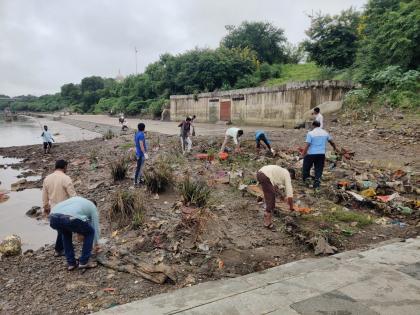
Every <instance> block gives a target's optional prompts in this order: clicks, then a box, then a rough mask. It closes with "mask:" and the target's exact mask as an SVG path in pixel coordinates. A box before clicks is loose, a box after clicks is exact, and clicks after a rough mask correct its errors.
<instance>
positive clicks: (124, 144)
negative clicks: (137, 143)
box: [120, 142, 134, 150]
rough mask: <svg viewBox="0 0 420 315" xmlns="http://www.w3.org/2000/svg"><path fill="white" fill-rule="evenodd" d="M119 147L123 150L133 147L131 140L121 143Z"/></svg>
mask: <svg viewBox="0 0 420 315" xmlns="http://www.w3.org/2000/svg"><path fill="white" fill-rule="evenodd" d="M120 148H121V149H123V150H128V149H131V148H134V144H133V143H131V142H126V143H123V144H121V145H120Z"/></svg>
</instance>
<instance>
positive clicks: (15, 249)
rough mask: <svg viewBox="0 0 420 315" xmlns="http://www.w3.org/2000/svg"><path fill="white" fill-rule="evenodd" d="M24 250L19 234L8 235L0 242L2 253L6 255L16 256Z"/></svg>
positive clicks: (0, 251)
mask: <svg viewBox="0 0 420 315" xmlns="http://www.w3.org/2000/svg"><path fill="white" fill-rule="evenodd" d="M21 252H22V241H21V239H20V237H19V236H17V235H10V236H7V237H6V238H5V239H4V240H3V241H2V242H1V243H0V254H2V255H4V256H16V255H20V254H21Z"/></svg>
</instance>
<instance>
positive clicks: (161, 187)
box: [144, 157, 174, 194]
mask: <svg viewBox="0 0 420 315" xmlns="http://www.w3.org/2000/svg"><path fill="white" fill-rule="evenodd" d="M144 181H145V183H146V186H147V189H148V190H149V191H150V192H152V193H154V194H156V193H161V192H164V191H165V190H167V189H168V188H169V186H171V185H172V184H173V181H174V179H173V172H172V168H171V165H170V162H169V160H168V159H167V158H162V157H159V158H157V159H156V160H155V161H154V163H153V165H152V166H151V167H149V168H147V169H146V170H145V172H144Z"/></svg>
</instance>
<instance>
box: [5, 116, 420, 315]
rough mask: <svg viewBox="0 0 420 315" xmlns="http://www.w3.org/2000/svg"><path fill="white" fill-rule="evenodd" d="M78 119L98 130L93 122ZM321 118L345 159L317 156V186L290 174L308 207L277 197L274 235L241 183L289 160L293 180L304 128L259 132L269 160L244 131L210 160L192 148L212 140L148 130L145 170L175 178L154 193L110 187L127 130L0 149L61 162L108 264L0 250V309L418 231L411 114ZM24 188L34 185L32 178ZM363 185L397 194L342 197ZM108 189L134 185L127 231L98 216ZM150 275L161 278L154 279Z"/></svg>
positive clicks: (251, 268)
mask: <svg viewBox="0 0 420 315" xmlns="http://www.w3.org/2000/svg"><path fill="white" fill-rule="evenodd" d="M74 124H76V125H77V122H76V121H75V122H74ZM83 124H84V127H85V128H90V129H92V130H95V131H98V126H97V124H91V125H89V124H86V122H84V123H83ZM328 124H329V125H328V126H329V131H330V133H331V134H332V136H333V137H334V138H335V140H336V143H337V144H338V145H339V146H340V147H345V148H346V149H347V150H348V151H350V152H352V151H353V152H354V153H355V154H354V156H353V157H352V156H351V155H350V156H349V155H346V156H340V155H339V156H330V157H329V160H328V163H327V164H326V168H325V173H324V181H323V184H322V188H321V190H320V191H314V190H313V189H312V188H310V187H307V186H306V185H304V184H303V183H302V182H301V181H300V180H299V179H296V180H294V181H293V186H294V195H295V200H296V201H298V203H299V207H300V208H301V210H302V209H305V208H307V209H308V211H309V213H298V212H296V213H290V212H288V211H287V210H286V207H285V205H284V203H281V202H279V209H278V211H277V215H276V217H275V221H274V223H275V230H268V229H266V228H264V227H263V225H262V218H263V211H264V210H263V203H262V202H261V200H260V199H259V198H257V197H256V196H254V195H253V194H251V193H250V189H249V187H252V186H251V185H253V184H255V174H256V171H257V170H258V169H259V168H260V167H261V166H263V165H267V164H279V165H282V166H284V167H293V168H295V169H296V171H297V175H298V176H299V175H300V165H299V162H298V161H297V156H298V155H299V146H302V145H303V140H304V135H305V133H306V131H305V130H279V131H272V132H270V133H269V135H270V138H271V140H272V142H273V147H274V148H275V149H276V151H277V153H278V154H277V155H276V156H274V157H273V156H270V155H266V154H264V153H263V152H262V153H261V154H259V155H257V154H256V153H255V148H254V145H255V144H254V142H253V140H252V136H253V135H252V133H249V132H248V133H246V134H245V139H244V141H243V148H244V150H243V152H242V153H241V154H239V155H232V156H231V157H230V158H229V159H228V160H227V161H219V160H218V159H215V160H214V161H211V162H208V161H203V160H199V159H197V158H196V157H195V154H196V153H201V152H211V151H212V149H215V150H216V151H217V150H218V148H219V147H220V145H221V142H222V140H223V139H222V137H220V136H219V137H215V136H198V137H195V138H194V153H193V154H191V155H189V156H183V155H182V154H181V153H180V148H179V138H178V137H177V136H170V135H161V134H148V141H149V149H150V150H149V151H150V156H151V157H150V159H149V160H148V161H147V163H146V169H150V168H151V167H153V165H156V163H159V162H157V161H159V160H160V161H161V159H163V160H164V163H165V164H167V165H169V166H170V168H171V169H172V173H173V176H174V180H175V182H174V184H173V185H172V187H170V188H168V189H167V191H166V192H164V193H160V194H159V195H155V194H152V193H150V192H148V191H147V189H146V188H145V187H144V186H143V187H140V188H134V187H133V186H132V179H130V178H127V179H125V180H123V181H120V182H114V181H113V179H112V178H111V175H110V169H109V163H110V162H111V161H113V160H115V159H118V158H120V157H123V156H125V157H128V158H130V159H131V160H130V162H129V167H130V169H129V177H132V174H133V171H134V166H135V161H134V159H133V152H132V134H131V132H128V133H126V134H121V135H118V136H116V137H114V138H112V139H110V140H104V139H95V140H90V141H82V142H70V143H63V144H58V145H56V146H55V147H54V149H53V151H52V154H50V155H43V154H41V147H40V146H25V147H13V148H4V149H0V155H2V156H7V157H18V158H23V159H24V161H23V162H22V165H16V166H15V167H20V166H24V167H25V168H30V169H32V170H33V171H34V173H35V174H40V175H42V177H45V176H46V175H47V174H48V173H50V172H51V171H52V168H53V165H54V161H55V160H56V159H60V158H64V159H67V160H69V162H70V165H69V172H68V174H69V175H70V176H71V177H72V179H73V181H74V183H75V187H76V191H77V192H78V194H80V195H82V196H84V197H87V198H93V199H95V200H96V201H97V202H98V206H99V211H100V214H101V227H102V236H103V237H104V238H106V240H107V242H106V244H105V245H103V248H102V253H101V254H100V255H99V260H100V261H102V262H105V265H107V266H108V267H104V266H103V265H100V266H99V267H98V268H96V269H93V270H88V271H87V272H85V273H83V274H82V273H80V272H78V271H75V272H67V271H66V269H65V266H66V265H65V261H64V259H63V258H54V257H53V249H52V247H51V246H46V247H44V248H41V249H39V250H37V251H35V252H32V251H29V252H26V253H23V254H22V255H21V256H17V257H2V258H1V260H0V313H4V314H22V313H27V314H49V313H52V314H70V313H72V314H86V313H90V312H93V311H97V310H100V309H105V308H109V307H112V306H115V305H118V304H122V303H127V302H130V301H133V300H136V299H142V298H145V297H147V296H151V295H154V294H158V293H162V292H168V291H171V290H176V289H178V288H181V287H184V286H190V285H195V284H197V283H200V282H204V281H211V280H216V279H222V278H230V277H237V276H240V275H244V274H247V273H250V272H255V271H261V270H264V269H267V268H270V267H273V266H277V265H280V264H284V263H287V262H291V261H295V260H299V259H303V258H308V257H318V256H322V255H326V254H329V253H334V252H342V251H346V250H350V249H362V248H366V247H367V246H369V245H371V244H374V243H377V242H381V241H384V240H387V239H392V238H403V239H404V238H409V237H413V236H416V235H418V234H419V232H420V224H419V222H420V210H419V202H418V193H419V158H418V156H419V154H420V145H419V140H418V139H420V137H419V136H420V134H419V130H420V129H419V120H418V118H417V117H408V116H406V117H403V116H401V115H400V114H394V113H384V114H383V115H382V116H380V117H376V119H375V121H373V122H372V117H354V116H351V117H350V116H345V115H341V116H340V117H332V118H330V121H329V122H328ZM102 127H103V126H102ZM102 129H103V130H102V131H104V132H105V130H104V129H106V128H102ZM114 130H115V129H114ZM197 131H198V134H199V125H197ZM348 158H349V159H348ZM187 175H189V176H191V177H192V178H194V179H200V180H203V181H205V182H206V183H207V184H208V185H209V186H210V188H211V191H212V192H211V198H210V200H209V202H208V203H207V205H205V206H202V207H195V206H194V205H185V204H183V203H182V198H181V196H180V192H179V190H178V188H177V187H178V186H179V183H180V182H181V181H182V178H183V177H185V176H187ZM34 185H35V186H37V187H41V186H42V180H41V181H39V182H36V183H35V184H34ZM239 188H240V189H239ZM369 188H372V189H374V190H375V193H376V194H377V195H385V196H389V195H392V194H394V193H398V196H397V195H394V197H395V199H393V200H391V201H387V202H384V201H381V200H380V198H377V197H376V196H368V197H366V198H364V200H363V201H358V200H357V197H355V195H354V193H356V194H358V195H360V194H361V192H362V191H364V190H366V189H369ZM120 190H123V191H130V192H133V191H136V192H137V193H139V194H141V196H142V199H143V201H144V203H145V208H146V212H145V215H144V218H142V221H141V223H140V224H137V226H135V227H134V226H133V224H132V222H127V224H126V225H124V224H121V225H119V226H118V224H117V222H116V221H115V220H114V221H113V222H110V219H109V216H108V211H109V209H110V207H111V202H112V200H113V198H114V195H115V194H116V193H117V191H120ZM352 193H353V195H352ZM358 195H357V196H358ZM278 199H280V198H278ZM302 211H303V210H302ZM118 270H119V271H118ZM148 277H149V280H147V279H146V278H148ZM150 280H153V281H150ZM161 280H162V281H165V282H164V283H163V284H158V283H156V282H159V281H161ZM162 281H161V282H162Z"/></svg>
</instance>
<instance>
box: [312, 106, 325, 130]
mask: <svg viewBox="0 0 420 315" xmlns="http://www.w3.org/2000/svg"><path fill="white" fill-rule="evenodd" d="M312 115H314V117H315V121H318V122H319V124H320V127H321V128H322V129H324V116H322V114H321V110H320V109H319V107H315V108H314V111H313V113H312Z"/></svg>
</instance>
